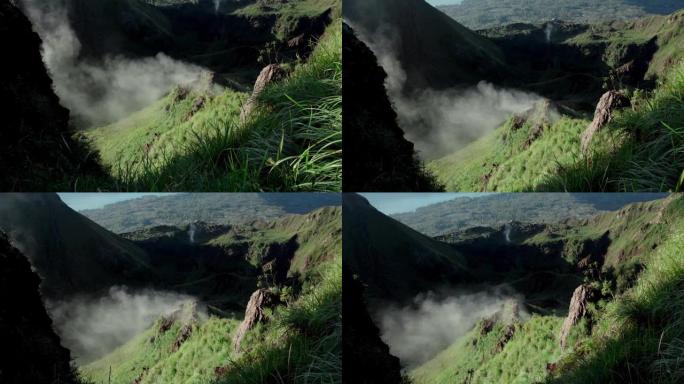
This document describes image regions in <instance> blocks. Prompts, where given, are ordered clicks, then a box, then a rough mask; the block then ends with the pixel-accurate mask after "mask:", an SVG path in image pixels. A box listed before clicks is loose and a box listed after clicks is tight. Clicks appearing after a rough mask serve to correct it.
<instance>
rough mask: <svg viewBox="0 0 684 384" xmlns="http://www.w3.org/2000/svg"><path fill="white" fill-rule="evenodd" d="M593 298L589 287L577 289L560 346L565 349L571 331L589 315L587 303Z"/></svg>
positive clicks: (573, 295)
mask: <svg viewBox="0 0 684 384" xmlns="http://www.w3.org/2000/svg"><path fill="white" fill-rule="evenodd" d="M590 296H591V290H590V288H589V286H588V285H586V284H582V285H580V286H579V287H577V288H576V289H575V292H574V293H573V294H572V299H571V300H570V309H569V310H568V317H566V318H565V321H564V322H563V326H562V327H561V332H560V346H561V349H565V347H566V346H567V342H568V336H569V335H570V330H571V329H572V327H573V326H574V325H575V324H577V323H578V322H579V321H580V320H581V319H582V318H583V317H584V316H586V314H587V303H588V301H589V297H590Z"/></svg>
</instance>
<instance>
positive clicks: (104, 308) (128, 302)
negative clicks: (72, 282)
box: [46, 287, 193, 363]
mask: <svg viewBox="0 0 684 384" xmlns="http://www.w3.org/2000/svg"><path fill="white" fill-rule="evenodd" d="M191 300H193V298H192V297H191V296H186V295H180V294H177V293H172V292H159V291H152V290H144V291H139V292H131V291H129V290H128V289H126V288H125V287H114V288H111V289H110V291H109V293H108V294H106V295H104V296H102V297H97V298H92V297H76V298H72V299H69V300H66V301H51V302H48V303H46V307H47V309H48V312H49V313H50V317H51V318H52V320H53V322H54V324H55V329H56V330H57V333H58V334H59V336H60V337H61V339H62V343H63V344H64V346H65V347H67V348H69V349H70V350H71V351H72V353H73V356H74V358H75V359H76V360H77V361H79V362H81V363H87V362H90V361H93V360H95V359H97V358H99V357H102V356H104V355H106V354H107V353H109V352H111V351H113V350H114V349H115V348H117V347H118V346H121V345H123V344H124V343H126V342H127V341H129V340H130V339H132V338H133V337H134V336H136V335H138V334H140V332H142V331H144V330H145V329H147V328H149V327H150V326H151V325H152V324H153V323H154V321H155V320H156V319H158V318H159V317H160V316H161V315H167V314H169V313H171V312H173V311H175V310H177V309H179V308H180V307H181V305H182V304H183V303H185V302H188V301H191Z"/></svg>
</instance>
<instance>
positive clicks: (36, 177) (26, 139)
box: [0, 0, 102, 191]
mask: <svg viewBox="0 0 684 384" xmlns="http://www.w3.org/2000/svg"><path fill="white" fill-rule="evenodd" d="M0 45H1V46H2V47H3V50H4V51H5V52H8V53H10V54H7V55H5V57H4V58H3V64H2V70H1V71H0V102H1V103H2V121H3V124H2V128H0V175H1V176H2V177H0V188H1V189H2V190H4V191H8V190H21V191H45V190H54V189H56V188H62V190H66V189H68V188H72V187H71V186H70V185H69V186H67V185H63V184H60V183H65V182H66V183H71V182H75V180H76V179H77V178H78V175H79V174H82V173H94V174H95V173H96V174H98V175H99V174H101V173H102V170H101V169H100V168H99V166H98V164H97V162H96V161H94V160H93V159H91V158H90V157H91V155H90V153H89V151H88V150H87V148H86V147H85V145H83V144H81V143H79V142H77V141H75V140H74V139H72V132H71V130H70V129H69V127H68V123H69V111H68V110H66V109H65V108H63V107H62V106H61V105H60V103H59V99H58V98H57V96H56V95H55V93H54V91H53V88H52V80H51V79H50V77H49V76H48V73H47V70H46V69H45V65H44V64H43V60H42V58H41V53H40V47H41V40H40V38H39V37H38V35H37V34H36V33H34V32H33V30H32V27H31V23H30V22H29V20H28V19H27V18H26V17H25V16H24V15H23V14H22V13H21V12H20V11H19V9H18V8H17V7H15V6H14V5H13V4H12V2H10V1H8V0H0Z"/></svg>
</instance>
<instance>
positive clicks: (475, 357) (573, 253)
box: [411, 195, 684, 383]
mask: <svg viewBox="0 0 684 384" xmlns="http://www.w3.org/2000/svg"><path fill="white" fill-rule="evenodd" d="M683 212H684V201H683V200H682V197H681V195H673V196H671V197H668V198H666V199H663V200H658V201H653V202H647V203H639V204H633V205H629V206H626V207H625V208H623V209H621V210H619V211H618V212H614V213H605V214H601V215H598V216H596V217H594V218H591V219H588V220H583V221H578V222H575V223H572V224H571V225H569V226H568V225H563V226H549V227H547V228H546V229H544V230H542V231H533V232H528V233H527V234H525V232H524V231H523V228H524V227H518V228H517V229H516V227H514V229H513V232H512V233H511V239H512V241H513V243H516V244H521V245H522V246H527V247H534V248H537V249H547V250H552V249H554V248H555V249H557V251H553V252H559V253H558V254H557V255H558V256H560V257H562V259H563V260H565V261H566V262H568V263H570V265H573V266H574V268H575V271H574V272H572V273H575V274H577V275H578V277H580V280H579V281H580V282H581V283H582V286H583V287H585V289H587V290H588V291H589V292H591V293H590V295H589V299H587V302H586V304H585V305H586V308H587V309H586V313H585V314H583V315H581V316H579V317H578V321H577V323H576V324H574V325H572V326H571V328H569V333H568V336H567V338H566V339H565V340H564V341H563V342H561V341H560V340H561V338H560V336H559V335H560V334H561V328H562V326H563V317H564V316H565V314H566V313H567V312H565V311H564V310H562V309H561V310H553V308H554V307H553V306H549V304H551V303H553V301H549V300H548V299H543V300H542V298H543V297H544V296H540V294H539V293H534V292H535V290H534V289H533V290H532V291H529V289H530V288H532V287H533V286H534V282H533V280H530V281H529V282H527V283H523V285H522V287H526V288H525V289H526V290H528V291H527V293H526V294H525V301H524V303H525V305H526V306H527V308H528V309H530V310H531V311H532V312H533V313H532V315H531V316H526V315H524V314H519V315H515V316H511V315H510V314H509V315H506V316H503V315H497V316H495V317H492V318H490V319H483V320H482V321H480V322H479V323H478V324H477V325H476V326H475V327H474V328H473V329H472V330H471V331H470V332H469V333H468V334H466V335H464V336H463V337H461V338H460V339H459V340H456V341H455V342H454V343H453V344H452V345H451V346H450V347H449V348H447V349H445V350H444V351H442V352H440V353H439V354H438V355H436V356H435V357H433V358H432V359H431V360H430V361H428V362H426V363H424V364H422V365H421V366H419V367H417V368H415V369H413V370H412V371H411V377H412V379H413V382H415V383H451V382H453V379H454V377H456V378H458V380H457V381H459V382H460V381H466V382H469V383H489V382H501V381H504V382H511V383H529V382H549V383H550V382H554V383H555V382H559V383H566V382H567V383H618V382H626V383H646V382H647V383H674V382H677V379H675V377H678V376H677V375H679V374H681V373H680V372H679V371H680V370H681V366H679V365H678V363H677V362H676V360H675V357H674V356H677V352H675V351H678V349H677V348H678V345H679V344H678V343H679V341H678V338H679V337H681V335H680V333H678V331H677V329H678V328H677V327H679V326H680V322H681V319H680V316H679V315H678V312H676V310H672V309H671V308H672V306H677V305H680V304H681V303H679V301H681V300H680V299H681V298H679V297H678V295H677V294H676V293H675V292H676V290H677V289H676V288H674V286H673V285H672V284H678V282H679V281H680V280H681V277H682V276H680V275H681V270H682V265H683V263H682V259H681V256H677V255H676V253H677V251H676V249H677V248H678V247H680V246H681V234H682V230H681V228H682V224H684V222H683V221H682V217H683V216H682V213H683ZM499 230H503V228H500V229H499ZM472 235H474V237H470V239H471V240H468V238H469V237H468V236H466V234H460V235H455V236H452V237H449V238H448V241H449V242H450V243H452V244H454V245H455V246H456V247H457V248H459V249H461V250H462V251H463V252H467V251H468V250H471V251H472V250H473V249H480V252H484V253H483V254H484V255H486V254H487V252H490V251H487V249H491V250H495V249H498V252H500V253H501V252H506V249H507V250H508V252H515V247H516V246H515V245H513V244H509V245H508V246H507V248H506V247H499V248H496V246H495V245H493V242H495V241H496V240H495V238H492V237H490V238H489V239H487V238H485V237H481V238H480V237H479V236H484V235H479V236H478V235H477V234H476V232H472V234H471V236H472ZM478 238H480V240H478ZM519 242H521V243H519ZM559 243H560V247H559V248H556V247H558V244H559ZM528 252H529V251H528ZM550 256H551V254H549V255H547V256H546V257H550ZM509 257H510V255H509ZM521 260H524V259H521ZM531 261H532V260H531V259H530V261H529V262H531ZM528 265H529V266H531V265H532V264H528ZM529 266H528V268H529ZM527 270H528V273H530V272H531V271H532V269H527ZM570 271H572V269H571V270H569V271H568V272H570ZM560 277H561V275H560V274H559V275H557V276H556V277H554V279H558V278H560ZM540 278H541V275H537V276H536V277H535V278H534V279H536V280H537V284H539V279H540ZM678 279H679V280H678ZM542 281H544V280H542ZM512 283H513V284H514V285H515V286H516V287H518V288H517V289H520V288H519V287H521V286H520V284H521V282H520V281H518V280H516V281H515V282H512ZM549 283H550V281H547V282H546V283H543V284H542V286H544V287H546V288H544V289H545V290H547V293H549V292H548V291H549V290H550V291H554V290H558V289H559V288H562V286H560V285H549ZM537 289H539V288H537ZM556 292H557V293H556V296H558V295H561V296H563V295H569V294H570V293H569V292H567V291H562V290H558V291H556ZM563 292H564V293H563ZM531 293H534V294H531ZM549 297H551V296H549ZM565 305H567V301H566V302H565ZM504 310H505V309H504ZM571 310H572V308H571ZM561 343H564V344H561ZM666 349H667V350H668V352H667V353H664V352H663V351H665V350H666Z"/></svg>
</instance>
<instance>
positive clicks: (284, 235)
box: [207, 207, 342, 276]
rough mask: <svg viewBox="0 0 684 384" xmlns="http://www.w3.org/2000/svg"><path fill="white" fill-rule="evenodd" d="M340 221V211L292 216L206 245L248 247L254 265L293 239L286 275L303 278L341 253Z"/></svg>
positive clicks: (246, 228) (241, 229) (242, 228)
mask: <svg viewBox="0 0 684 384" xmlns="http://www.w3.org/2000/svg"><path fill="white" fill-rule="evenodd" d="M341 220H342V209H341V208H340V207H325V208H320V209H317V210H315V211H313V212H310V213H308V214H306V215H291V216H287V217H284V218H282V219H278V220H273V221H270V222H267V223H264V222H255V223H253V224H252V225H244V226H236V227H233V228H232V229H231V230H230V232H228V233H226V234H222V235H220V236H218V237H215V238H212V239H210V240H208V241H207V244H211V245H218V246H224V247H226V246H231V245H236V244H245V245H247V246H248V247H249V259H250V261H251V262H252V263H253V264H257V263H258V262H259V258H260V257H261V256H262V255H263V253H264V251H265V249H267V248H268V247H269V246H270V245H271V244H273V243H281V244H284V243H286V242H288V241H289V240H290V239H295V241H296V243H297V244H298V246H297V248H296V249H295V251H294V254H293V256H292V259H291V264H290V268H289V271H288V273H289V274H290V275H295V274H296V275H302V276H305V275H306V274H307V273H311V272H312V271H315V270H317V269H318V267H319V266H321V265H324V264H326V263H328V262H330V261H332V260H334V259H335V255H338V254H340V253H341V248H342V239H341V237H340V234H341V232H340V231H341V229H340V222H341Z"/></svg>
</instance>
